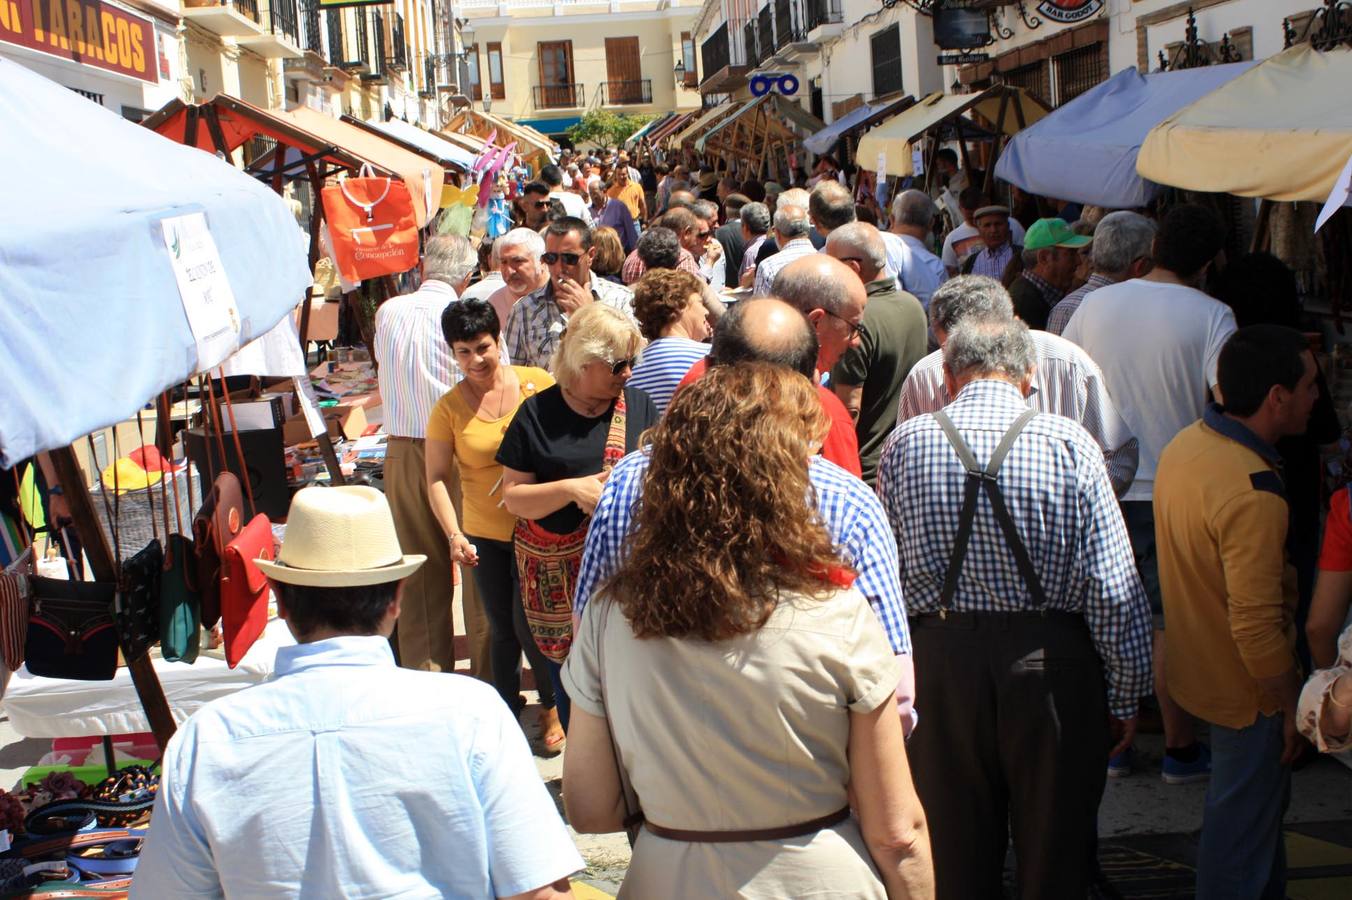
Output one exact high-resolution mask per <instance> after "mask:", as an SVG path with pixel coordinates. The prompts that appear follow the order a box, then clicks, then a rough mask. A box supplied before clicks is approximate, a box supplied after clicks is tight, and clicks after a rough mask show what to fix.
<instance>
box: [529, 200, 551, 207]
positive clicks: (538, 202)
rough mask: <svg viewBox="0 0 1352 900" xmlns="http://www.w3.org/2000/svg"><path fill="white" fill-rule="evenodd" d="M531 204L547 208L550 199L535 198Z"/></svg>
mask: <svg viewBox="0 0 1352 900" xmlns="http://www.w3.org/2000/svg"><path fill="white" fill-rule="evenodd" d="M531 206H533V207H535V208H536V209H544V208H546V207H547V206H549V201H548V200H533V201H531Z"/></svg>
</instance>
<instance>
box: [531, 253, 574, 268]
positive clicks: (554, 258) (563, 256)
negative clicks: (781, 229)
mask: <svg viewBox="0 0 1352 900" xmlns="http://www.w3.org/2000/svg"><path fill="white" fill-rule="evenodd" d="M540 258H541V259H543V260H544V261H545V265H547V266H552V265H554V263H556V262H558V261H559V260H563V264H564V265H566V266H575V265H577V261H578V260H579V259H581V258H582V254H581V253H541V254H540Z"/></svg>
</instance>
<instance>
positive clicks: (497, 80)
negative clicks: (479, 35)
mask: <svg viewBox="0 0 1352 900" xmlns="http://www.w3.org/2000/svg"><path fill="white" fill-rule="evenodd" d="M488 87H489V90H490V91H491V92H492V95H493V99H494V100H506V99H507V88H506V86H504V85H503V83H502V44H499V43H496V42H494V43H491V44H489V45H488Z"/></svg>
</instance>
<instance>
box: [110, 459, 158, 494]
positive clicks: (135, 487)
mask: <svg viewBox="0 0 1352 900" xmlns="http://www.w3.org/2000/svg"><path fill="white" fill-rule="evenodd" d="M163 477H164V472H162V471H160V470H159V469H155V470H153V471H149V470H146V469H143V468H141V466H140V464H139V463H137V462H135V461H134V460H132V459H131V458H130V457H127V456H123V457H121V458H119V459H117V460H115V461H114V462H113V463H112V464H110V465H109V466H108V467H107V468H105V469H104V470H103V473H102V474H101V475H100V479H101V480H102V482H103V488H104V490H108V491H116V492H117V493H119V494H125V493H127V492H128V491H143V490H145V489H146V488H148V487H150V486H151V485H152V484H157V483H158V482H159V480H160V479H161V478H163Z"/></svg>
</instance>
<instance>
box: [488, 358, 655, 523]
mask: <svg viewBox="0 0 1352 900" xmlns="http://www.w3.org/2000/svg"><path fill="white" fill-rule="evenodd" d="M624 404H625V427H624V452H625V453H629V452H631V451H633V450H635V449H637V448H638V438H639V435H641V434H642V433H643V432H644V431H646V430H647V429H649V428H651V427H652V426H653V425H656V424H657V418H658V417H657V407H655V406H653V401H652V399H651V398H650V397H649V396H648V395H647V393H645V392H644V391H641V390H639V389H638V388H631V387H626V388H625V389H624ZM614 410H615V407H614V405H612V406H611V408H610V409H608V410H606V412H605V413H604V414H602V415H600V416H598V417H596V418H595V419H588V418H586V417H585V416H581V415H578V414H577V413H576V412H574V411H573V409H572V407H570V406H569V405H568V403H567V401H566V400H564V399H563V389H562V388H561V387H560V386H559V385H557V384H556V385H554V386H553V387H551V388H547V389H546V390H543V391H541V392H540V393H538V394H536V395H535V396H533V397H529V398H527V400H526V402H525V403H523V404H521V408H520V409H519V410H517V412H516V416H515V417H513V419H512V423H511V424H510V425H508V426H507V433H506V434H504V435H503V436H502V446H501V447H499V448H498V456H497V461H498V462H500V463H502V464H503V465H504V466H506V467H507V468H509V469H516V470H517V471H518V472H533V473H534V474H535V480H536V481H537V482H539V483H540V484H545V483H547V482H550V481H562V480H563V479H565V478H580V477H581V476H583V475H595V474H596V473H597V472H600V471H601V458H602V455H603V454H604V452H605V449H606V435H608V434H609V433H610V419H611V415H612V413H613V412H614ZM583 518H584V515H583V512H582V510H581V508H580V507H578V505H577V504H576V503H569V504H568V505H567V506H565V507H563V509H560V510H557V511H555V512H552V513H550V514H549V515H547V516H545V517H544V518H542V519H539V520H538V522H539V524H540V527H542V528H544V529H545V530H546V531H552V532H554V533H555V534H568V533H569V532H571V531H574V530H576V529H577V527H578V526H579V525H581V524H582V519H583Z"/></svg>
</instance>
